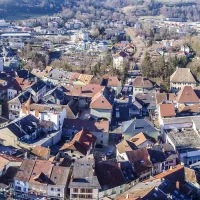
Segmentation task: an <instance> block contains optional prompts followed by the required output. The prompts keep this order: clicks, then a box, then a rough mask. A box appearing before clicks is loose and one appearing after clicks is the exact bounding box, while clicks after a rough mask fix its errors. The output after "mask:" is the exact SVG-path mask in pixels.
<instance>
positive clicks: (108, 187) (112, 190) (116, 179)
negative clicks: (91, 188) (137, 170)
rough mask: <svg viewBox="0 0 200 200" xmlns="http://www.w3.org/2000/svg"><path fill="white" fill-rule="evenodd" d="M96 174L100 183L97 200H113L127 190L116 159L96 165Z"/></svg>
mask: <svg viewBox="0 0 200 200" xmlns="http://www.w3.org/2000/svg"><path fill="white" fill-rule="evenodd" d="M95 169H96V174H97V177H98V180H99V183H100V186H101V188H100V190H99V198H98V199H100V200H102V199H103V198H104V197H110V198H115V197H116V196H117V195H119V194H121V193H123V192H124V191H126V190H127V187H126V184H128V182H127V181H126V179H125V177H124V174H123V173H122V171H121V168H120V164H118V162H117V160H116V159H110V160H105V161H99V162H97V164H96V168H95Z"/></svg>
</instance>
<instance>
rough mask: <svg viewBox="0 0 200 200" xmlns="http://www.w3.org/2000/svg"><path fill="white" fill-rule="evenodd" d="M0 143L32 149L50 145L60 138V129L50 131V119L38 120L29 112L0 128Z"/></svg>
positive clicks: (51, 126) (51, 128)
mask: <svg viewBox="0 0 200 200" xmlns="http://www.w3.org/2000/svg"><path fill="white" fill-rule="evenodd" d="M0 130H1V131H0V143H1V144H2V145H4V146H12V147H15V148H25V149H32V148H33V147H35V146H44V147H48V146H52V145H55V144H57V143H58V142H59V141H60V140H61V135H62V131H61V130H59V131H52V130H53V123H52V122H51V121H45V120H39V119H38V118H36V117H35V116H33V115H31V114H29V115H26V116H24V117H21V118H18V119H16V120H14V121H12V122H11V123H9V124H8V125H7V126H5V127H3V128H1V129H0Z"/></svg>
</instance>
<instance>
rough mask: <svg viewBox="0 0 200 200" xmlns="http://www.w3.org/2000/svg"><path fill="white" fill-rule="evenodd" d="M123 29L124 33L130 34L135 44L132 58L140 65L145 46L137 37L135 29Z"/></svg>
mask: <svg viewBox="0 0 200 200" xmlns="http://www.w3.org/2000/svg"><path fill="white" fill-rule="evenodd" d="M124 30H125V32H126V34H127V35H128V36H130V38H131V40H132V42H133V44H135V45H136V53H135V54H134V56H133V58H134V60H135V63H136V64H137V65H138V66H140V64H141V61H142V59H143V57H144V50H145V48H146V47H145V43H144V42H143V41H142V40H141V39H140V38H139V37H137V36H136V33H135V30H134V29H133V28H125V29H124ZM130 70H132V69H130Z"/></svg>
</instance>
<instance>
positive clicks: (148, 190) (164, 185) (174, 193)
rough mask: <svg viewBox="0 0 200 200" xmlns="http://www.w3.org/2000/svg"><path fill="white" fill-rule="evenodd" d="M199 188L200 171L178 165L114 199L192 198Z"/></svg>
mask: <svg viewBox="0 0 200 200" xmlns="http://www.w3.org/2000/svg"><path fill="white" fill-rule="evenodd" d="M197 188H199V173H198V174H197V173H196V174H195V172H194V170H192V169H189V168H187V167H184V166H181V165H177V166H175V167H174V168H172V169H170V170H168V171H165V172H162V173H160V174H158V175H156V176H154V177H152V178H150V179H148V180H146V181H144V182H140V183H138V184H136V185H135V186H133V187H132V188H131V189H130V190H128V191H126V192H125V193H123V194H121V195H120V196H118V197H116V198H115V199H114V200H126V199H130V200H132V199H134V200H141V199H144V200H145V199H162V200H168V199H185V200H192V199H194V198H196V196H197V194H198V189H197Z"/></svg>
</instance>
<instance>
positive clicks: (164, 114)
mask: <svg viewBox="0 0 200 200" xmlns="http://www.w3.org/2000/svg"><path fill="white" fill-rule="evenodd" d="M175 116H176V112H175V108H174V105H173V104H160V105H159V118H169V117H175Z"/></svg>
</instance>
